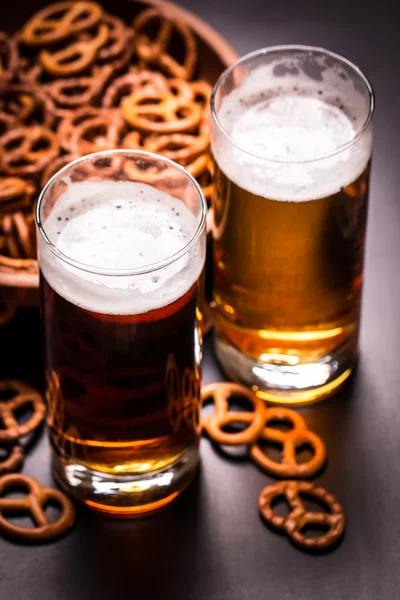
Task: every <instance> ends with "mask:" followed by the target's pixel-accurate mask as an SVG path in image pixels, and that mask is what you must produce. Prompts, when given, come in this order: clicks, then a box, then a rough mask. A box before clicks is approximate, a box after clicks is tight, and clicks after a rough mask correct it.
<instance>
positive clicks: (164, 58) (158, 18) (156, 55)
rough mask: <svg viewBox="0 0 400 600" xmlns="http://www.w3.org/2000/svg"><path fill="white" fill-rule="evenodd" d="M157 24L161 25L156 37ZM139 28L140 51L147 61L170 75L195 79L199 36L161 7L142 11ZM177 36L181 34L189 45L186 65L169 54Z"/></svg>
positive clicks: (186, 51)
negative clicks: (154, 29) (169, 16)
mask: <svg viewBox="0 0 400 600" xmlns="http://www.w3.org/2000/svg"><path fill="white" fill-rule="evenodd" d="M154 24H156V25H158V30H157V33H156V35H155V36H153V37H150V33H151V30H152V28H153V27H154ZM133 28H134V30H135V31H136V44H135V46H136V52H137V55H138V57H139V58H140V59H141V61H143V62H144V63H145V64H152V65H155V66H157V67H159V68H160V69H161V70H163V71H164V72H165V73H167V75H171V76H172V77H180V78H182V79H191V77H192V76H193V74H194V71H195V68H196V63H197V44H196V39H195V37H194V35H193V33H192V32H191V30H190V29H189V27H188V26H187V25H186V24H184V23H181V22H178V21H171V20H170V19H168V17H167V16H166V15H165V13H164V12H162V11H160V10H158V9H157V8H149V9H148V10H144V11H142V12H141V13H140V14H139V15H138V16H137V17H136V18H135V20H134V21H133ZM174 35H178V36H179V37H180V39H181V42H182V43H183V45H184V48H185V56H184V59H183V61H182V64H181V63H180V62H179V61H178V60H177V59H176V58H175V57H174V56H172V55H171V54H169V53H168V50H169V47H170V44H171V41H172V39H173V36H174Z"/></svg>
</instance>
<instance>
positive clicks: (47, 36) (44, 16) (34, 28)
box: [21, 1, 103, 46]
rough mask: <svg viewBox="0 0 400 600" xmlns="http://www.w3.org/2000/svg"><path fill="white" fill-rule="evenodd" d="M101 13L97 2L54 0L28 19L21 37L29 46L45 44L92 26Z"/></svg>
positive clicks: (97, 20)
mask: <svg viewBox="0 0 400 600" xmlns="http://www.w3.org/2000/svg"><path fill="white" fill-rule="evenodd" d="M102 14H103V10H102V8H101V6H100V5H99V4H97V2H85V1H79V2H71V1H69V2H56V3H55V4H50V6H46V7H45V8H42V9H41V10H39V11H38V12H37V13H36V14H35V15H33V17H31V18H30V19H29V21H28V22H27V23H26V24H25V26H24V27H23V29H22V32H21V38H22V40H23V42H24V43H25V44H28V45H29V46H46V45H48V44H52V43H53V42H59V41H60V40H64V39H66V38H68V37H70V36H71V35H72V34H76V33H77V32H80V31H84V30H85V29H90V28H91V27H94V26H95V25H96V24H97V23H98V22H99V21H100V19H101V17H102Z"/></svg>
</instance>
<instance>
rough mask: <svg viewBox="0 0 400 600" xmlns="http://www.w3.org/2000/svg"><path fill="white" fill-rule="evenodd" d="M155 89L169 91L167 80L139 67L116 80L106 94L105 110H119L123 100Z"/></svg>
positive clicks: (103, 101) (104, 98) (159, 74)
mask: <svg viewBox="0 0 400 600" xmlns="http://www.w3.org/2000/svg"><path fill="white" fill-rule="evenodd" d="M147 88H150V89H152V88H155V89H156V90H161V91H165V92H167V91H168V89H169V88H168V82H167V79H166V78H165V77H164V76H163V75H161V73H157V72H156V71H147V70H139V69H138V68H137V67H134V68H133V69H131V70H130V71H129V72H128V73H125V74H124V75H121V76H120V77H118V78H117V79H115V80H114V81H113V82H112V83H111V84H110V85H109V87H108V88H107V91H106V92H105V94H104V97H103V100H102V105H103V106H104V108H117V107H118V106H119V105H120V104H121V101H122V99H123V98H125V97H126V96H130V95H131V94H133V93H134V92H137V91H139V90H143V89H147Z"/></svg>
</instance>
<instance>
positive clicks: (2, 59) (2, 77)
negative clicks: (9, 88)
mask: <svg viewBox="0 0 400 600" xmlns="http://www.w3.org/2000/svg"><path fill="white" fill-rule="evenodd" d="M17 67H18V51H17V43H16V41H15V40H14V39H13V38H10V37H9V36H8V35H7V34H6V33H4V32H3V31H0V88H1V86H2V85H3V84H4V83H7V82H8V81H10V80H11V79H13V77H14V75H15V73H16V70H17Z"/></svg>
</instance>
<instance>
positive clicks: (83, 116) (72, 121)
mask: <svg viewBox="0 0 400 600" xmlns="http://www.w3.org/2000/svg"><path fill="white" fill-rule="evenodd" d="M104 115H105V112H104V111H103V110H102V109H101V108H96V107H95V106H83V107H82V108H78V109H77V110H76V111H75V112H73V113H71V114H70V115H68V116H66V117H64V118H63V119H62V120H61V121H60V124H59V126H58V128H57V138H58V140H59V141H60V144H61V146H62V148H64V150H66V151H67V152H70V153H73V148H72V144H71V136H72V134H73V132H74V130H75V128H76V127H78V126H79V125H81V124H82V123H84V122H85V121H88V120H89V119H93V118H98V117H102V116H104Z"/></svg>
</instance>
